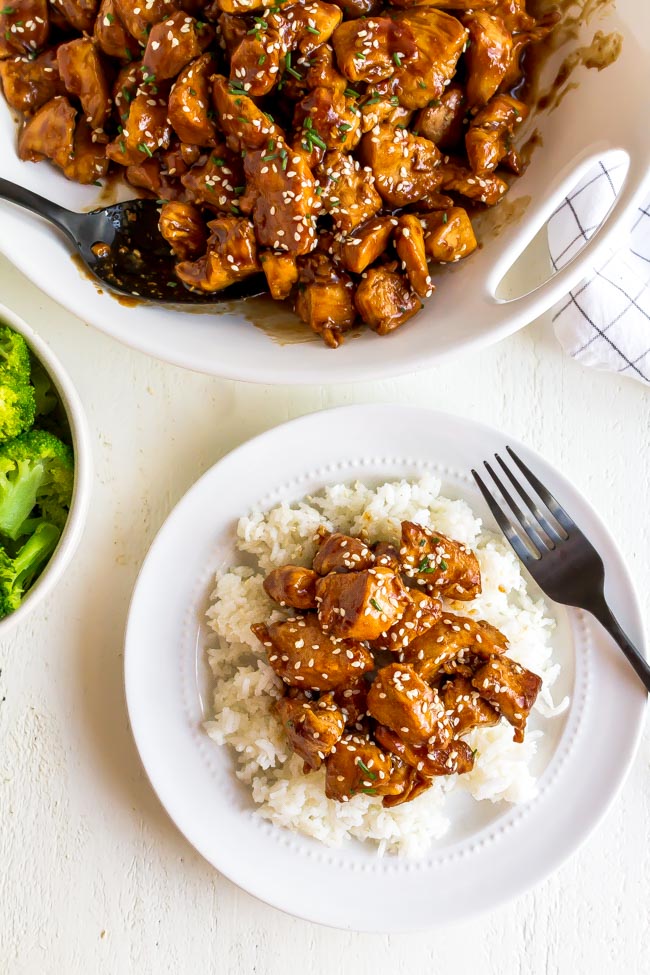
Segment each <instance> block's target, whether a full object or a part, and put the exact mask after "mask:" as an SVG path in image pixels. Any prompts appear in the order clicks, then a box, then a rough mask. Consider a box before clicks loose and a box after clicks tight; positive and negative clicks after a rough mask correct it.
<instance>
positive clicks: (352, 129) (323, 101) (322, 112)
mask: <svg viewBox="0 0 650 975" xmlns="http://www.w3.org/2000/svg"><path fill="white" fill-rule="evenodd" d="M293 124H294V127H295V129H296V130H297V131H298V132H299V140H300V144H301V146H302V148H303V149H304V150H305V152H311V150H312V149H313V147H314V146H316V147H318V148H320V149H323V150H326V149H338V150H339V151H340V152H345V151H350V150H352V149H354V147H355V146H356V145H357V143H358V141H359V139H360V137H361V133H360V130H359V113H358V111H357V110H356V109H355V108H354V102H353V101H352V99H350V98H346V97H345V96H344V95H343V94H342V93H341V92H339V91H336V90H335V89H334V88H314V89H312V90H311V91H310V92H309V93H308V94H307V95H305V97H304V98H303V99H302V100H301V101H299V102H298V104H297V105H296V109H295V112H294V117H293Z"/></svg>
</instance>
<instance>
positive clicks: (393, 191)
mask: <svg viewBox="0 0 650 975" xmlns="http://www.w3.org/2000/svg"><path fill="white" fill-rule="evenodd" d="M360 155H361V160H362V162H364V163H365V164H366V165H367V166H369V167H370V168H371V170H372V172H373V175H374V177H375V185H376V187H377V190H378V191H379V193H380V194H381V196H382V197H383V199H384V200H385V201H386V203H387V204H388V205H389V206H391V207H404V206H407V205H408V204H409V203H416V202H417V201H418V200H421V199H423V197H426V196H427V194H429V193H431V192H433V191H434V190H436V189H437V188H438V186H439V184H440V179H441V173H440V166H439V163H440V159H441V155H440V151H439V150H438V149H437V148H436V147H435V146H434V144H433V142H429V140H428V139H423V138H422V137H420V136H416V135H413V134H412V133H411V132H409V131H408V130H407V129H400V128H393V127H392V126H390V125H386V124H384V125H381V126H379V131H376V130H375V129H373V131H372V132H368V133H366V135H364V137H363V138H362V140H361V143H360ZM375 212H376V211H375Z"/></svg>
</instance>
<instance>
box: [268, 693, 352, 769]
mask: <svg viewBox="0 0 650 975" xmlns="http://www.w3.org/2000/svg"><path fill="white" fill-rule="evenodd" d="M275 709H276V711H277V714H278V717H279V718H280V721H281V722H282V725H283V727H284V730H285V732H286V735H287V740H288V742H289V745H290V746H291V748H292V750H293V751H294V752H295V753H296V754H297V755H300V757H301V758H302V759H303V761H304V763H305V765H304V771H305V772H309V771H311V770H316V769H319V768H320V767H321V765H322V764H323V762H324V761H325V759H326V758H327V756H328V755H329V754H330V752H331V751H332V748H333V747H334V745H336V743H337V741H339V740H340V738H341V736H342V735H343V731H344V728H345V717H344V715H343V712H342V711H341V710H340V709H339V708H338V707H337V705H336V703H335V702H334V699H333V697H332V695H331V694H327V695H325V696H323V697H321V698H320V699H319V700H318V701H310V700H308V699H307V698H306V697H305V696H304V695H299V696H297V697H282V698H280V700H279V701H277V702H276V705H275Z"/></svg>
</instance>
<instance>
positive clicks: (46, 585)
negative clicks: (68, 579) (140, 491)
mask: <svg viewBox="0 0 650 975" xmlns="http://www.w3.org/2000/svg"><path fill="white" fill-rule="evenodd" d="M0 323H2V324H5V325H9V327H10V328H13V329H14V331H16V332H20V334H21V335H22V336H23V338H24V339H25V341H26V342H27V344H28V346H29V347H30V349H31V350H32V352H33V353H34V355H35V357H36V358H37V359H38V361H39V362H40V363H41V365H42V366H43V368H44V369H45V370H46V371H47V373H48V375H49V377H50V379H51V380H52V382H53V383H54V386H55V387H56V391H57V393H58V394H59V399H60V401H61V404H62V406H63V408H64V410H65V413H66V416H67V418H68V423H69V425H70V433H71V435H72V446H73V449H74V489H73V492H72V502H71V504H70V513H69V515H68V519H67V521H66V523H65V527H64V529H63V532H62V534H61V538H60V539H59V543H58V545H57V547H56V548H55V550H54V552H53V553H52V555H51V557H50V560H49V562H48V563H47V565H46V566H45V568H44V569H43V571H42V572H41V574H40V576H39V577H38V579H37V580H36V582H35V583H34V585H33V586H32V588H31V589H30V590H29V591H28V593H27V595H26V596H25V598H24V600H23V602H22V603H21V604H20V606H19V607H18V609H17V610H15V611H14V612H13V613H11V614H10V615H9V616H5V617H4V619H2V620H0V640H2V639H3V638H4V637H5V636H6V635H7V633H8V632H9V630H11V629H12V628H13V627H14V626H16V624H18V623H22V621H23V620H24V619H25V617H26V616H27V615H28V614H29V613H31V611H32V610H33V609H34V608H35V607H36V606H37V605H38V603H40V601H41V600H42V599H44V598H45V596H47V595H48V593H49V592H50V591H51V590H52V589H53V588H54V586H55V585H56V584H57V582H58V581H59V579H60V578H61V576H62V575H63V573H64V572H65V570H66V569H67V567H68V565H69V564H70V562H71V561H72V556H73V555H74V553H75V551H76V549H77V546H78V544H79V541H80V540H81V535H82V533H83V529H84V525H85V523H86V515H87V514H88V505H89V502H90V495H91V491H92V447H91V442H90V434H89V432H88V424H87V421H86V416H85V413H84V410H83V407H82V405H81V400H80V399H79V395H78V393H77V391H76V389H75V388H74V386H73V385H72V382H71V380H70V378H69V376H68V374H67V372H66V371H65V369H64V368H63V366H62V365H61V363H60V362H59V360H58V359H57V357H56V356H55V355H54V353H53V352H52V350H51V349H50V347H49V345H47V343H46V342H44V341H43V339H41V338H39V336H38V335H37V334H36V333H35V332H34V330H33V329H32V328H30V326H29V325H28V324H27V322H24V321H23V320H22V318H19V317H18V315H16V314H14V312H12V311H11V310H10V309H9V308H7V307H6V306H5V305H3V304H0Z"/></svg>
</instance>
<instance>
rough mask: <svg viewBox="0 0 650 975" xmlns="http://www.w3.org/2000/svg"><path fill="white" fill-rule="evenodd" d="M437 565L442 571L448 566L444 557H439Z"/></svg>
mask: <svg viewBox="0 0 650 975" xmlns="http://www.w3.org/2000/svg"><path fill="white" fill-rule="evenodd" d="M438 565H439V566H440V568H441V569H442V571H443V572H446V571H447V569H448V566H447V563H446V562H445V560H444V559H440V562H439V563H438Z"/></svg>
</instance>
